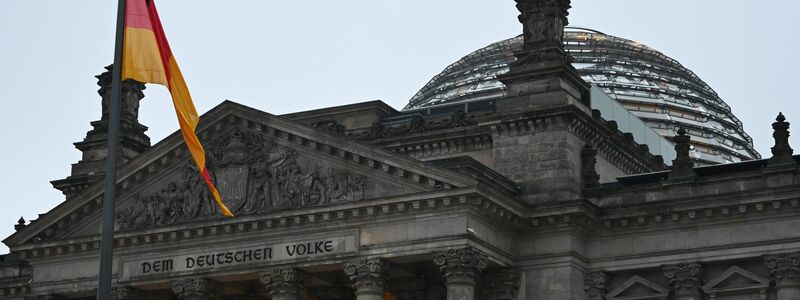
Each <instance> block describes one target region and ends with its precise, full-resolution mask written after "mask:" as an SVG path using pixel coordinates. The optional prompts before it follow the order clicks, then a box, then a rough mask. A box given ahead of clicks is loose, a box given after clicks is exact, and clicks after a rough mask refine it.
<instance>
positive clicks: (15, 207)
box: [0, 0, 800, 253]
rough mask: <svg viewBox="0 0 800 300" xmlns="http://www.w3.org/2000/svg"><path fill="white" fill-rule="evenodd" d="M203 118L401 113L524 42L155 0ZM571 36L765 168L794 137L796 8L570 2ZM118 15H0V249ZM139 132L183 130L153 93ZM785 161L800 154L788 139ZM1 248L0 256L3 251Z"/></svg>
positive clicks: (26, 210) (412, 8)
mask: <svg viewBox="0 0 800 300" xmlns="http://www.w3.org/2000/svg"><path fill="white" fill-rule="evenodd" d="M157 4H158V6H159V12H160V15H161V18H162V22H163V24H164V29H165V31H166V33H167V37H168V38H169V41H170V44H171V46H172V50H173V53H174V55H175V57H176V58H177V61H178V63H179V65H180V66H181V69H182V71H183V74H184V76H185V78H186V81H187V83H188V85H189V89H190V91H191V93H192V95H193V98H194V101H195V104H196V106H197V109H198V111H199V112H201V113H203V112H205V111H207V110H209V109H210V108H212V107H214V106H216V105H217V104H219V103H220V102H222V101H223V100H225V99H230V100H233V101H236V102H239V103H242V104H245V105H248V106H251V107H255V108H258V109H261V110H264V111H267V112H270V113H275V114H282V113H288V112H295V111H302V110H307V109H312V108H322V107H327V106H332V105H340V104H347V103H353V102H361V101H368V100H374V99H380V100H383V101H384V102H386V103H388V104H389V105H391V106H393V107H395V108H397V109H401V108H402V107H403V106H404V105H405V104H406V102H407V101H408V99H409V98H411V96H412V95H413V94H414V93H415V92H416V91H417V90H418V89H419V88H421V87H422V86H423V85H424V84H425V83H426V82H427V81H428V80H429V79H430V78H431V77H432V76H434V75H435V74H437V73H439V72H440V71H441V70H442V69H444V67H445V66H447V65H448V64H450V63H452V62H454V61H456V60H457V59H459V58H460V57H462V56H464V55H466V54H468V53H469V52H471V51H473V50H476V49H478V48H481V47H483V46H486V45H488V44H490V43H493V42H495V41H499V40H502V39H505V38H509V37H512V36H515V35H517V34H519V33H520V32H521V26H520V25H519V23H518V22H517V20H516V15H517V11H516V9H515V8H514V1H512V0H481V1H479V0H404V1H382V0H344V1H210V0H194V1H170V0H159V1H157ZM573 7H574V8H573V9H572V10H571V16H570V23H571V25H574V26H582V27H590V28H593V29H596V30H599V31H602V32H605V33H607V34H611V35H615V36H619V37H624V38H628V39H632V40H635V41H638V42H640V43H643V44H646V45H648V46H651V47H653V48H655V49H658V50H660V51H662V52H663V53H664V54H666V55H668V56H671V57H672V58H675V59H677V60H678V61H680V62H681V63H682V64H683V65H684V66H686V67H688V68H689V69H692V70H693V71H694V72H695V73H697V74H698V75H699V76H700V77H701V78H702V79H703V80H705V81H706V82H707V83H709V85H711V87H713V88H714V89H715V90H716V91H717V92H718V93H719V94H720V96H721V97H722V99H724V100H725V101H726V102H727V103H728V104H729V105H730V106H731V107H732V108H733V112H734V114H735V115H736V116H738V117H739V118H740V119H741V120H742V122H744V126H745V130H746V131H747V132H748V133H749V134H750V135H751V136H752V137H753V139H754V142H755V146H756V149H757V150H758V151H759V152H761V154H762V155H764V156H765V157H768V156H769V147H771V145H772V138H771V132H772V131H771V127H770V124H771V122H772V121H773V119H774V117H775V115H776V114H777V113H778V111H783V112H784V113H785V114H786V115H787V117H788V119H789V121H790V122H793V123H797V124H799V125H800V108H798V104H797V103H798V102H797V101H798V100H800V99H797V98H798V96H797V94H798V93H797V92H796V91H795V88H796V87H797V85H798V84H797V79H798V75H797V72H798V70H800V60H798V59H797V58H796V57H794V56H795V55H797V53H798V50H799V48H800V42H798V39H797V29H798V24H800V21H799V20H798V15H797V12H798V11H800V1H795V0H760V1H740V0H702V1H701V0H647V1H645V0H636V1H634V0H573ZM115 13H116V1H112V0H105V1H99V0H92V1H90V0H81V1H54V0H51V1H44V0H26V1H4V2H3V6H2V10H0V67H1V68H2V69H0V101H2V104H3V106H2V109H0V126H2V128H3V130H2V140H3V141H4V142H5V143H4V145H3V147H0V166H2V167H3V169H4V170H3V172H0V187H2V190H3V197H2V198H0V202H2V204H3V206H2V207H3V209H2V210H0V237H1V238H5V237H7V236H8V235H10V234H11V233H13V224H14V223H16V220H17V219H19V217H20V216H24V217H25V219H27V220H31V219H35V218H37V214H40V213H45V212H47V211H48V210H49V209H51V208H52V207H55V205H57V204H58V203H60V202H61V201H63V196H62V195H61V193H60V192H59V191H57V190H55V189H53V188H52V187H51V185H50V183H49V181H50V180H54V179H61V178H64V177H66V176H67V175H69V172H70V164H72V163H75V162H77V161H78V160H79V159H80V152H79V151H78V150H76V149H75V148H74V147H73V145H72V143H73V142H77V141H80V140H82V139H83V137H84V136H85V134H86V131H87V130H89V129H90V126H89V122H90V121H93V120H97V119H98V118H99V117H100V97H99V96H98V95H97V93H96V90H97V88H98V87H97V86H96V84H95V82H96V80H95V78H94V77H93V76H94V75H97V74H99V73H100V72H102V71H103V66H105V65H108V64H110V63H111V61H112V57H113V40H114V18H115ZM145 95H146V97H145V99H144V100H143V102H142V104H141V111H140V122H141V123H142V124H144V125H147V126H149V127H150V130H149V131H148V134H149V136H150V137H151V139H152V140H153V141H154V142H157V141H159V140H161V139H162V138H163V137H165V136H166V135H168V134H169V133H171V132H173V131H175V130H177V129H178V125H177V121H176V120H175V118H174V112H173V111H172V109H173V108H172V105H171V104H170V98H169V94H168V93H167V92H166V89H165V88H163V87H161V86H156V85H148V87H147V90H146V91H145ZM791 141H792V142H793V146H794V148H799V149H800V144H798V143H797V142H796V141H797V139H796V138H792V140H791ZM7 251H8V249H7V248H6V247H5V245H2V246H0V253H6V252H7Z"/></svg>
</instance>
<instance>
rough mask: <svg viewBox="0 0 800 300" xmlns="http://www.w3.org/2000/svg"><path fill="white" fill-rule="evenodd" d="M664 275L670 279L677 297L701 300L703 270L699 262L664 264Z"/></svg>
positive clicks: (682, 299) (687, 299)
mask: <svg viewBox="0 0 800 300" xmlns="http://www.w3.org/2000/svg"><path fill="white" fill-rule="evenodd" d="M662 270H663V271H664V277H666V278H667V279H669V283H670V286H671V287H672V291H673V293H674V294H675V299H681V300H700V299H701V297H702V294H701V292H700V287H701V284H702V282H701V279H700V275H701V273H702V271H703V269H702V266H701V265H700V264H699V263H688V264H685V263H679V264H674V265H664V266H662Z"/></svg>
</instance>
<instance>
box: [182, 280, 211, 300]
mask: <svg viewBox="0 0 800 300" xmlns="http://www.w3.org/2000/svg"><path fill="white" fill-rule="evenodd" d="M171 285H172V292H173V293H175V296H178V299H181V300H211V299H214V297H216V296H217V293H218V292H219V289H220V286H219V283H217V282H216V281H214V280H211V279H208V278H191V279H184V280H177V281H173V282H171Z"/></svg>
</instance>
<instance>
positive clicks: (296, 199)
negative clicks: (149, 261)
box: [117, 130, 367, 230]
mask: <svg viewBox="0 0 800 300" xmlns="http://www.w3.org/2000/svg"><path fill="white" fill-rule="evenodd" d="M207 152H208V153H209V155H208V168H209V170H210V171H211V174H212V176H213V180H214V181H215V185H216V186H217V187H218V189H219V193H220V195H221V196H222V199H225V200H224V201H225V204H226V206H228V207H229V208H230V209H231V211H232V212H233V213H234V214H236V215H237V216H241V215H249V214H255V213H264V212H271V211H280V210H287V209H297V208H305V207H311V206H315V205H324V204H331V203H339V202H350V201H359V200H363V199H364V198H365V190H366V185H367V178H366V177H365V176H361V175H355V174H350V173H348V172H342V171H340V170H335V169H334V168H333V167H330V166H329V167H327V168H325V166H324V165H323V166H322V167H321V166H320V165H319V164H318V163H317V162H313V161H312V160H311V159H309V158H305V157H304V156H303V155H301V154H300V153H299V152H298V151H297V150H296V149H294V148H292V147H283V146H280V145H278V144H277V143H276V142H275V141H274V140H273V139H270V138H267V137H265V136H264V135H262V134H258V133H251V132H247V131H243V130H237V131H234V132H233V133H231V134H230V135H228V136H225V137H223V138H221V139H219V140H218V141H216V142H215V143H211V144H210V146H209V147H208V151H207ZM182 171H183V174H182V179H181V180H180V181H178V182H170V183H168V184H166V186H164V187H162V188H161V189H160V190H159V191H157V192H154V193H151V194H145V195H137V196H136V199H135V201H134V203H133V204H132V205H130V206H128V207H127V208H124V209H122V210H120V212H119V214H118V218H117V219H118V224H119V227H120V229H121V230H133V229H142V228H148V227H156V226H164V225H171V224H177V223H184V222H190V221H197V220H202V219H210V218H218V217H220V215H219V214H218V213H217V206H216V204H214V201H213V200H212V199H213V198H212V196H211V194H210V193H209V192H208V188H207V187H206V184H205V182H204V181H203V180H202V179H201V178H200V177H198V176H197V174H198V172H197V170H196V168H195V167H194V164H193V163H191V162H189V163H186V164H185V165H184V166H183V167H182ZM198 200H199V201H198Z"/></svg>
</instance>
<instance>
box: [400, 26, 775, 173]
mask: <svg viewBox="0 0 800 300" xmlns="http://www.w3.org/2000/svg"><path fill="white" fill-rule="evenodd" d="M564 44H565V50H566V51H567V52H568V53H569V54H570V55H572V57H573V58H574V61H573V66H574V67H575V69H577V71H578V74H580V76H581V77H582V78H583V79H584V80H586V81H587V82H589V83H590V84H593V85H596V86H597V87H599V88H600V89H602V90H603V91H604V92H605V93H606V94H608V96H610V97H611V98H612V99H614V100H616V101H617V102H619V103H620V104H621V105H622V106H623V107H625V108H626V109H628V111H630V112H631V113H632V114H634V115H635V116H637V117H639V118H640V119H641V120H642V121H644V122H645V123H646V124H647V125H648V126H650V128H652V129H653V130H655V131H656V132H658V133H659V134H660V135H662V136H664V137H666V138H670V137H672V136H674V135H675V132H676V131H677V130H678V128H679V127H683V128H686V130H687V131H688V132H689V134H690V135H691V136H692V146H693V151H692V155H693V156H694V158H695V160H696V161H697V162H698V163H700V164H716V163H727V162H738V161H742V160H749V159H754V158H760V157H761V156H760V155H759V154H758V152H756V151H755V149H754V148H753V141H752V139H751V138H750V136H749V135H747V133H745V132H744V129H743V128H742V123H741V121H739V119H738V118H736V116H734V115H733V113H731V110H730V107H729V106H728V105H727V104H726V103H725V102H724V101H722V99H720V97H719V96H718V95H717V93H716V92H715V91H714V90H713V89H712V88H711V87H710V86H708V84H706V83H705V82H704V81H703V80H701V79H700V78H699V77H697V75H695V74H694V72H692V71H691V70H689V69H687V68H685V67H683V66H682V65H681V64H680V63H679V62H678V61H676V60H674V59H672V58H670V57H668V56H666V55H664V54H662V53H661V52H658V51H657V50H655V49H652V48H650V47H647V46H645V45H642V44H639V43H637V42H634V41H631V40H627V39H623V38H619V37H615V36H611V35H607V34H604V33H601V32H598V31H594V30H590V29H584V28H574V27H573V28H567V30H566V31H565V33H564ZM521 47H522V36H517V37H514V38H510V39H507V40H503V41H500V42H496V43H493V44H491V45H489V46H486V47H484V48H482V49H479V50H477V51H475V52H472V53H470V54H468V55H467V56H465V57H463V58H461V59H460V60H458V61H457V62H455V63H453V64H451V65H449V66H448V67H447V68H445V69H444V71H442V72H441V73H440V74H438V75H436V76H434V77H433V78H432V79H431V80H430V81H429V82H428V83H427V84H425V86H423V87H422V89H420V90H419V92H417V93H416V94H415V95H414V97H412V98H411V100H410V101H409V103H408V105H407V106H406V107H405V108H404V109H405V110H410V109H417V108H424V107H429V106H432V105H439V104H445V103H454V102H461V101H475V100H483V99H495V98H501V97H504V96H505V86H504V85H503V84H502V83H500V81H498V80H497V76H498V75H500V74H504V73H506V72H508V65H509V64H510V63H511V62H513V61H514V60H515V58H514V54H513V52H514V50H516V49H519V48H521Z"/></svg>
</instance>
